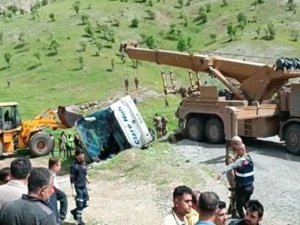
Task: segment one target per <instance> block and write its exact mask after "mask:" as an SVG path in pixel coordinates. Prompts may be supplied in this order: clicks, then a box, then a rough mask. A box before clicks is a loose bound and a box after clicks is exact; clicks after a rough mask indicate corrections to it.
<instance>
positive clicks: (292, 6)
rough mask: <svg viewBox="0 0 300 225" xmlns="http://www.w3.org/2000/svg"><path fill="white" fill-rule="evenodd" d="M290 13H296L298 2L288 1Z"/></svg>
mask: <svg viewBox="0 0 300 225" xmlns="http://www.w3.org/2000/svg"><path fill="white" fill-rule="evenodd" d="M286 5H287V8H288V11H295V9H296V2H295V1H294V0H288V2H287V3H286Z"/></svg>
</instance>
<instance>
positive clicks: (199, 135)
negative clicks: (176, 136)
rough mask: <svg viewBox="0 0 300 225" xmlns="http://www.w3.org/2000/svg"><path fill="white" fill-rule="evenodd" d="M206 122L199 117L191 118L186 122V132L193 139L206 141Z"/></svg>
mask: <svg viewBox="0 0 300 225" xmlns="http://www.w3.org/2000/svg"><path fill="white" fill-rule="evenodd" d="M204 128H205V122H204V120H202V119H199V118H190V119H189V120H188V121H187V123H186V134H187V136H188V138H189V139H190V140H192V141H204V139H205V135H204V134H205V130H204Z"/></svg>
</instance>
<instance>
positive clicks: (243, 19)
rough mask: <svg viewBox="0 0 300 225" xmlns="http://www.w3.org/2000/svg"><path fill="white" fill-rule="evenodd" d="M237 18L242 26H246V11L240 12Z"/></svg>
mask: <svg viewBox="0 0 300 225" xmlns="http://www.w3.org/2000/svg"><path fill="white" fill-rule="evenodd" d="M236 18H237V21H238V23H239V24H240V25H241V26H245V25H246V24H247V16H246V15H245V13H243V12H240V13H239V14H238V15H237V17H236Z"/></svg>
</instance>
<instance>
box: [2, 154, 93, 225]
mask: <svg viewBox="0 0 300 225" xmlns="http://www.w3.org/2000/svg"><path fill="white" fill-rule="evenodd" d="M60 170H61V160H60V158H58V157H56V156H52V157H51V158H50V159H49V161H48V168H43V167H36V168H32V165H31V161H30V160H29V159H28V158H25V157H22V158H17V159H14V160H13V161H12V162H11V164H10V167H5V168H2V169H1V170H0V180H1V186H0V224H1V225H58V224H62V223H63V221H64V220H65V218H66V215H67V212H68V201H67V196H66V194H65V193H64V192H63V191H62V190H61V189H60V187H59V184H58V182H57V179H56V175H57V174H58V173H59V172H60ZM70 182H71V187H72V190H73V197H74V198H75V203H76V208H74V209H73V210H71V214H72V216H73V218H74V219H75V220H76V221H77V222H78V225H84V224H85V223H84V222H83V220H82V211H83V209H84V208H85V207H87V205H88V199H89V198H88V183H89V182H88V177H87V168H86V165H85V161H84V154H83V152H82V151H81V150H80V149H78V150H76V151H75V160H74V162H73V163H72V164H71V166H70Z"/></svg>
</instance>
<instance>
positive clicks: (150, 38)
mask: <svg viewBox="0 0 300 225" xmlns="http://www.w3.org/2000/svg"><path fill="white" fill-rule="evenodd" d="M145 43H146V45H147V47H148V48H151V49H154V48H155V47H156V44H155V39H154V37H153V36H152V35H150V36H148V37H146V38H145Z"/></svg>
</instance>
